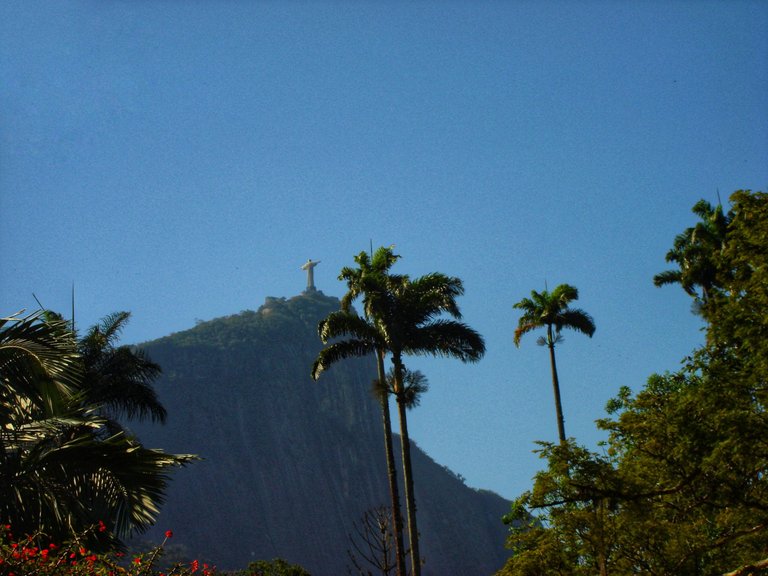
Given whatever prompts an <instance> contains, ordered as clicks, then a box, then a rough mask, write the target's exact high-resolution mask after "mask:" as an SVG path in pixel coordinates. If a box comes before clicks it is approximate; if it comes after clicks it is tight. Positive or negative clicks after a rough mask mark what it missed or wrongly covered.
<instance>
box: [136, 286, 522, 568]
mask: <svg viewBox="0 0 768 576" xmlns="http://www.w3.org/2000/svg"><path fill="white" fill-rule="evenodd" d="M338 308H339V301H338V299H336V298H331V297H328V296H325V295H323V294H322V293H321V292H308V293H304V294H302V295H300V296H296V297H293V298H290V299H285V298H267V301H266V303H265V304H264V305H263V306H262V307H261V308H259V310H258V311H255V312H254V311H246V312H242V313H240V314H236V315H233V316H229V317H225V318H219V319H216V320H211V321H208V322H202V323H199V324H198V325H197V326H195V327H194V328H192V329H190V330H187V331H184V332H179V333H175V334H172V335H170V336H167V337H165V338H161V339H159V340H155V341H153V342H149V343H146V344H144V345H143V346H142V347H143V348H144V349H145V351H146V352H147V353H148V354H149V356H150V357H151V358H152V359H153V360H154V361H155V362H157V363H159V364H160V366H162V368H163V376H162V378H161V379H160V380H158V382H157V384H156V389H157V391H158V394H159V396H160V400H161V401H162V402H163V404H164V405H165V407H166V408H167V410H168V414H169V417H168V422H167V424H166V425H165V426H159V425H148V424H147V425H142V426H141V427H139V426H137V427H136V428H135V430H136V432H137V433H138V434H139V435H140V437H141V439H142V440H143V441H144V443H145V445H146V446H148V447H154V446H158V447H162V448H163V449H165V450H167V451H169V452H176V453H195V454H199V455H200V456H202V457H203V458H204V460H203V461H201V462H197V463H194V464H193V465H191V466H189V467H187V468H185V469H181V470H178V471H177V472H175V473H174V479H173V482H172V484H171V487H170V490H169V496H168V500H167V502H166V504H165V506H164V507H163V510H162V512H161V514H160V519H159V522H158V524H157V525H156V527H155V529H154V532H151V533H150V536H151V537H154V539H161V538H162V536H161V535H162V533H163V532H164V531H165V530H167V529H173V530H174V532H175V536H174V544H175V545H182V546H183V549H184V550H185V551H186V552H187V553H188V554H189V555H190V557H191V556H195V557H201V558H205V559H207V560H210V561H212V562H214V563H216V564H217V565H218V566H219V567H220V568H224V569H233V568H242V567H245V566H246V565H247V564H248V563H249V562H250V561H252V560H256V559H271V558H274V557H282V558H285V559H287V560H289V561H290V562H293V563H298V564H301V565H302V566H304V567H305V568H307V569H308V570H309V571H310V572H311V573H312V574H313V576H339V575H342V574H347V568H348V566H349V565H350V562H349V558H348V555H347V550H348V549H350V548H351V544H350V541H349V534H350V533H352V532H353V531H354V528H353V523H355V522H356V523H358V524H359V522H360V519H361V517H362V516H363V514H364V513H365V512H366V511H368V510H370V509H372V508H375V507H378V506H382V505H388V504H389V492H388V488H387V483H386V473H385V462H384V447H383V434H382V425H381V412H380V409H379V406H378V404H377V402H376V401H375V400H374V398H373V397H372V395H371V394H370V388H371V382H372V379H373V378H374V377H375V367H374V363H373V360H372V359H370V360H367V359H361V360H349V361H345V362H340V363H339V364H338V365H336V366H334V367H333V368H332V369H331V370H329V371H328V372H327V373H324V374H323V377H322V378H321V379H320V381H318V382H314V381H313V380H312V379H311V378H310V376H309V374H310V368H311V365H312V362H313V360H314V359H315V357H316V356H317V353H318V351H319V350H320V349H321V346H322V344H321V342H320V341H319V339H318V336H317V323H318V321H319V320H320V319H321V318H323V317H325V316H326V315H327V314H328V313H329V312H331V311H333V310H337V309H338ZM412 457H413V465H414V476H415V482H416V500H417V505H418V513H419V529H420V532H421V534H422V546H421V550H422V556H423V557H424V559H425V561H426V563H425V565H424V570H423V574H424V575H425V576H451V575H455V576H472V575H478V576H479V575H483V576H485V575H487V574H490V573H493V572H494V571H496V570H497V569H499V568H500V567H501V566H502V565H503V564H504V561H505V559H506V557H507V556H508V551H507V550H506V549H505V547H504V542H505V536H506V527H505V526H504V525H503V524H502V522H501V517H502V516H503V515H504V514H505V513H506V512H507V511H508V510H509V503H508V502H507V501H506V500H504V499H503V498H501V497H500V496H498V495H496V494H493V493H491V492H487V491H483V490H475V489H472V488H469V487H467V486H465V485H464V484H463V482H462V481H461V479H460V478H459V477H458V476H457V475H456V474H454V473H452V472H451V471H449V470H448V469H446V468H445V467H443V466H440V465H439V464H437V463H436V462H434V461H433V460H432V459H431V458H430V457H429V456H427V455H426V454H425V453H424V452H422V451H421V450H419V449H418V447H417V446H415V445H414V446H413V450H412ZM401 490H402V489H401ZM406 540H407V539H406Z"/></svg>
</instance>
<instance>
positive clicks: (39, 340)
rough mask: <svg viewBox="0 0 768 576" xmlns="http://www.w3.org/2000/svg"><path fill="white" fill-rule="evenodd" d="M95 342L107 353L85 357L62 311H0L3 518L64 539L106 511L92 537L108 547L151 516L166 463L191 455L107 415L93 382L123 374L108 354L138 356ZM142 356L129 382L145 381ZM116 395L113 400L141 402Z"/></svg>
mask: <svg viewBox="0 0 768 576" xmlns="http://www.w3.org/2000/svg"><path fill="white" fill-rule="evenodd" d="M90 335H92V333H89V336H90ZM111 338H112V336H110V335H107V336H105V339H104V342H110V341H111ZM94 348H98V349H99V350H101V351H103V352H104V354H103V355H99V354H96V353H95V350H94V351H93V352H94V353H93V354H91V355H89V356H87V357H85V356H83V353H82V351H83V350H84V349H85V346H84V345H83V344H82V343H78V342H77V341H76V339H75V336H74V334H72V333H71V332H70V331H69V330H68V328H67V326H66V323H65V322H63V321H62V320H61V318H60V317H58V316H56V315H47V314H44V313H42V312H41V313H37V314H32V315H29V316H26V317H18V316H14V317H10V318H5V319H2V320H0V383H1V384H2V387H0V520H1V521H2V522H3V523H6V524H12V525H13V526H14V528H15V529H16V530H18V531H21V532H23V533H30V534H32V533H40V532H42V533H46V534H48V535H49V536H50V537H51V538H54V539H57V540H63V539H65V538H67V537H68V536H71V535H72V533H73V531H74V532H83V531H84V530H85V528H86V527H87V526H90V525H93V524H95V523H96V522H97V521H100V520H103V521H104V522H106V523H107V524H108V525H109V529H110V530H109V531H108V532H106V533H105V532H96V533H93V532H90V533H89V534H90V536H92V537H93V538H94V541H93V542H90V543H89V545H91V546H105V545H114V544H115V543H117V538H120V537H124V536H125V535H127V534H128V533H129V532H131V531H132V530H138V531H141V530H144V529H146V528H147V527H148V526H149V525H150V524H152V523H153V522H154V519H155V518H156V516H157V513H158V510H159V506H160V505H161V503H162V501H163V498H164V493H165V489H166V486H167V483H168V475H167V474H168V470H169V469H170V468H171V467H174V466H179V465H183V464H185V463H187V462H189V461H190V460H191V459H192V458H193V457H192V456H188V455H173V454H166V453H164V452H162V451H160V450H149V449H146V448H144V447H143V446H142V445H141V444H140V443H139V442H138V441H137V440H136V439H135V438H133V437H131V436H130V435H129V434H127V433H126V432H125V431H124V430H122V428H120V426H119V425H118V424H117V423H116V422H114V421H111V420H110V419H108V418H105V417H104V416H102V414H101V411H102V409H103V408H104V406H105V404H104V403H106V402H107V399H106V397H105V395H104V394H102V393H101V392H103V390H100V391H98V390H97V391H95V390H94V388H96V387H97V386H98V385H101V384H104V383H105V382H115V381H119V380H120V377H119V375H117V374H115V371H114V370H111V371H110V370H107V368H106V367H107V366H114V365H115V364H116V363H115V362H112V361H111V359H112V358H113V357H114V355H117V356H119V360H120V361H119V365H120V366H122V367H124V368H125V367H126V366H128V365H133V366H135V365H136V364H135V363H132V362H130V361H129V360H130V359H129V358H128V356H129V354H128V353H127V351H126V350H119V349H115V348H114V347H111V346H108V345H106V344H100V345H98V346H95V347H94ZM113 353H114V354H113ZM101 359H109V360H107V361H105V362H104V363H100V362H99V360H101ZM138 365H139V371H138V373H136V372H133V373H132V372H129V371H127V370H126V371H125V372H123V374H122V375H123V376H125V377H126V378H128V377H129V376H130V378H133V380H132V381H130V382H127V383H126V381H125V380H123V381H122V385H123V389H132V388H135V387H141V386H143V385H145V384H146V383H145V382H143V381H142V375H143V374H145V372H144V371H143V370H144V368H145V367H146V364H145V360H144V359H143V358H139V359H138ZM100 369H104V372H100ZM130 378H129V379H130ZM104 388H110V386H108V385H106V384H105V385H104ZM95 392H98V393H99V394H100V399H101V402H100V403H98V404H97V403H95V400H94V397H95V395H94V393H95ZM99 394H96V396H98V395H99ZM111 394H112V397H113V399H114V402H112V404H114V405H129V404H130V403H131V402H132V401H134V400H135V401H136V402H138V400H136V399H135V398H134V397H131V396H126V397H124V398H123V399H122V400H118V399H117V398H116V397H115V394H114V388H112V393H111Z"/></svg>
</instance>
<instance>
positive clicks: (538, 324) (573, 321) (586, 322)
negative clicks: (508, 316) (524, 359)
mask: <svg viewBox="0 0 768 576" xmlns="http://www.w3.org/2000/svg"><path fill="white" fill-rule="evenodd" d="M578 298H579V291H578V290H577V289H576V288H575V287H574V286H570V285H568V284H560V285H559V286H558V287H557V288H555V289H554V290H553V291H552V292H551V293H550V292H548V291H547V290H544V291H542V292H536V291H535V290H532V291H531V297H530V298H523V299H522V300H520V302H518V303H516V304H514V306H513V307H514V308H517V309H519V310H522V311H523V315H522V316H521V317H520V320H519V321H518V325H517V329H516V330H515V339H514V341H515V346H518V347H519V346H520V339H521V338H522V336H523V335H524V334H527V333H528V332H531V331H532V330H536V329H538V328H544V327H547V328H552V327H554V332H551V330H550V331H548V332H547V337H546V340H544V341H543V342H540V343H541V344H546V345H547V346H554V344H555V343H556V342H557V341H558V340H559V336H560V331H561V330H562V329H563V328H568V329H570V330H576V331H577V332H581V333H582V334H586V335H587V336H589V337H590V338H591V337H592V335H593V334H594V333H595V323H594V321H593V320H592V317H591V316H590V315H589V314H587V313H586V312H585V311H584V310H581V309H578V308H577V309H573V308H569V304H570V303H571V302H573V301H574V300H578Z"/></svg>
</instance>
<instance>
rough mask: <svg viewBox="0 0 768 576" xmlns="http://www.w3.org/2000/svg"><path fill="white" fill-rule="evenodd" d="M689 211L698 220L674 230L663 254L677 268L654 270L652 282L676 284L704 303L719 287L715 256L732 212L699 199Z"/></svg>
mask: <svg viewBox="0 0 768 576" xmlns="http://www.w3.org/2000/svg"><path fill="white" fill-rule="evenodd" d="M692 211H693V213H694V214H696V215H697V216H698V217H699V218H700V219H701V221H700V222H697V223H696V225H695V226H692V227H690V228H687V229H686V230H685V231H684V232H682V233H681V234H678V235H677V237H675V241H674V244H673V246H672V248H671V249H670V250H669V252H667V255H666V261H667V262H674V263H676V264H677V265H678V268H677V269H675V270H665V271H664V272H660V273H659V274H656V275H655V276H654V277H653V283H654V284H655V285H656V286H664V285H665V284H680V285H681V286H682V288H683V290H685V292H686V294H688V295H689V296H693V297H694V298H695V299H696V302H697V303H699V304H701V305H706V304H707V303H708V301H709V300H710V298H711V296H712V291H713V290H716V289H718V288H722V282H721V279H720V278H719V277H718V273H719V270H718V266H717V256H718V254H720V253H721V252H722V251H723V250H724V249H725V247H726V236H727V234H728V227H729V225H730V222H731V220H732V219H733V213H732V212H728V213H725V212H723V207H722V206H721V205H719V204H718V205H717V206H712V204H710V203H709V202H707V201H706V200H699V201H698V202H697V203H696V204H695V205H694V206H693V209H692ZM699 290H701V292H700V293H699Z"/></svg>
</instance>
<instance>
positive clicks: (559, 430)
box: [547, 326, 565, 444]
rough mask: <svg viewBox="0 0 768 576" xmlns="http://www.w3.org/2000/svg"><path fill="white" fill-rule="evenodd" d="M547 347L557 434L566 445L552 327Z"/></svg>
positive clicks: (548, 330)
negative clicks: (553, 392) (553, 393)
mask: <svg viewBox="0 0 768 576" xmlns="http://www.w3.org/2000/svg"><path fill="white" fill-rule="evenodd" d="M547 346H548V347H549V363H550V364H551V366H552V387H553V388H554V391H555V414H556V415H557V434H558V436H559V437H560V443H561V444H565V418H563V405H562V403H561V402H560V381H559V380H558V379H557V364H556V362H555V340H554V337H553V334H552V326H547Z"/></svg>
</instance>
